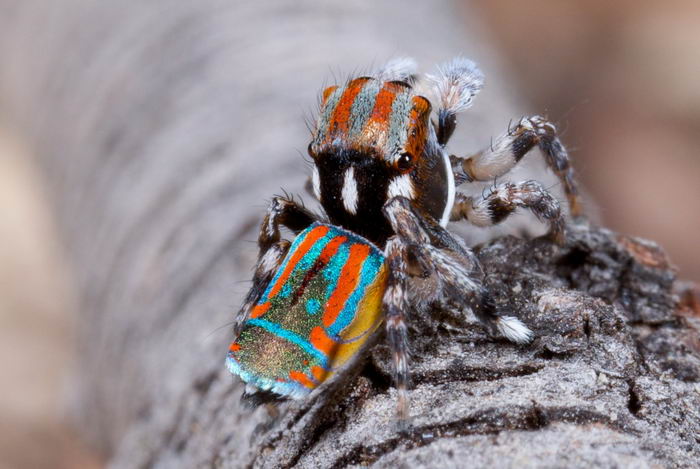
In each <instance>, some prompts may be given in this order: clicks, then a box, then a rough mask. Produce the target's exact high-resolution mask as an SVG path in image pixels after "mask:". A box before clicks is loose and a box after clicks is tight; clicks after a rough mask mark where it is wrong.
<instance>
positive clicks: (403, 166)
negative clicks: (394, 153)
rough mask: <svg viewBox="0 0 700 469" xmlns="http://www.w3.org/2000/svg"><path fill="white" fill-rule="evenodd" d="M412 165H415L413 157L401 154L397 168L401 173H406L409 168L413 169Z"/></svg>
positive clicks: (408, 154)
mask: <svg viewBox="0 0 700 469" xmlns="http://www.w3.org/2000/svg"><path fill="white" fill-rule="evenodd" d="M412 163H413V155H411V154H410V153H401V156H399V159H398V161H397V162H396V166H397V167H398V168H399V169H400V170H401V171H406V170H407V169H408V168H410V167H411V164H412Z"/></svg>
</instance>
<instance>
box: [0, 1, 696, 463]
mask: <svg viewBox="0 0 700 469" xmlns="http://www.w3.org/2000/svg"><path fill="white" fill-rule="evenodd" d="M435 5H436V4H435V3H429V2H420V1H418V0H415V1H409V2H398V1H395V2H370V1H359V2H340V1H337V2H321V1H311V0H307V1H301V2H296V3H294V6H292V4H288V3H282V2H251V3H243V2H236V3H234V2H230V1H224V0H220V1H217V0H206V1H201V2H185V1H172V2H141V1H136V0H128V1H123V2H118V3H117V2H109V3H107V2H89V1H87V0H66V1H64V2H61V4H55V3H51V4H47V3H46V2H38V1H22V2H19V1H17V2H11V1H4V2H2V3H0V57H2V63H3V69H2V70H1V71H0V105H1V106H2V108H3V109H4V110H5V113H7V114H8V115H9V116H10V117H11V118H12V119H13V120H14V122H15V124H16V125H17V127H18V128H19V129H21V130H22V131H23V132H24V134H25V135H26V137H27V139H28V140H29V141H30V142H31V143H32V144H33V145H34V147H35V150H36V152H37V153H38V154H39V155H40V158H41V162H42V164H43V167H44V169H45V171H46V173H47V174H48V175H49V176H50V177H51V185H52V187H51V189H52V191H53V194H54V195H55V206H56V211H57V214H58V218H59V221H60V223H61V225H62V228H63V233H64V236H65V240H66V244H67V246H68V250H69V254H70V255H71V259H72V261H73V264H74V267H75V272H76V276H77V279H78V284H79V288H80V294H81V299H82V301H81V315H82V316H81V317H82V321H81V327H80V331H79V346H80V356H79V369H80V371H81V373H80V374H79V375H78V376H76V377H75V380H74V383H73V384H74V390H75V392H74V400H73V410H74V414H75V416H76V420H77V421H78V422H79V425H80V427H81V428H82V430H83V433H84V434H85V435H86V437H88V438H89V439H90V440H91V441H92V442H93V444H95V445H96V446H98V447H100V448H101V449H102V450H103V451H104V452H105V453H107V454H110V455H112V458H113V459H112V461H113V466H114V467H151V466H159V467H208V466H212V465H216V466H223V467H245V466H254V467H278V466H279V467H289V466H293V465H298V466H300V467H343V466H349V465H359V464H363V463H377V464H378V465H380V466H386V467H397V466H400V465H402V464H403V465H405V466H407V467H444V466H446V465H456V466H459V465H461V464H464V463H465V461H468V462H469V464H470V465H471V466H472V467H493V466H496V465H498V466H516V465H517V466H526V467H533V466H538V465H539V466H546V467H561V466H566V467H590V466H591V465H602V466H614V465H635V466H638V467H651V466H653V465H654V464H664V465H668V466H678V467H682V466H687V465H689V464H691V463H692V462H693V461H697V459H698V456H699V455H700V450H699V449H698V441H697V439H696V436H697V434H698V433H699V432H700V429H699V428H698V421H700V419H698V415H697V414H698V404H700V397H699V394H698V385H697V382H698V379H699V378H698V377H699V376H700V371H699V369H698V358H697V353H698V343H697V336H696V335H693V334H697V331H695V332H692V329H690V328H689V327H690V326H693V325H695V326H697V317H690V318H680V317H679V316H678V315H677V314H676V313H677V310H678V307H677V305H676V303H675V297H674V296H673V295H672V293H671V291H670V290H671V287H672V284H673V274H672V273H671V271H670V270H669V266H668V265H667V262H666V260H665V258H664V256H663V254H662V253H660V252H659V251H658V248H656V247H655V246H654V245H650V244H645V243H641V242H639V241H635V240H631V239H628V238H621V237H616V236H615V235H614V234H612V233H610V232H607V231H601V230H588V229H586V228H583V227H580V228H576V229H573V230H572V233H571V238H570V240H569V243H568V245H567V246H566V247H565V248H563V249H560V248H555V247H553V246H551V245H549V244H548V243H546V242H543V241H540V240H534V241H519V240H516V239H515V238H503V239H501V240H497V241H495V242H492V243H491V244H489V245H487V246H486V247H484V248H482V249H481V251H480V256H481V258H482V260H483V262H484V265H485V269H486V272H487V274H488V275H487V278H488V283H489V285H490V286H491V287H492V288H493V290H494V291H495V292H496V294H497V296H498V299H499V302H500V304H501V306H502V307H503V308H509V309H511V310H515V311H517V312H518V313H519V314H520V315H522V316H523V317H524V319H525V320H526V321H527V322H528V323H530V324H532V325H533V326H534V327H535V329H536V330H537V332H538V334H539V336H540V338H539V339H538V340H537V341H536V342H535V343H534V344H533V345H531V346H528V347H521V348H517V347H514V346H512V345H508V344H506V343H505V342H503V341H501V340H498V339H492V338H489V337H488V336H487V335H486V334H484V332H483V331H482V330H481V329H480V328H479V326H478V325H475V324H472V323H469V324H466V325H459V326H457V327H448V326H447V325H444V324H443V323H441V322H436V321H435V320H428V319H426V320H424V322H425V324H424V326H426V327H424V328H423V329H422V332H421V333H420V334H417V333H414V337H413V342H412V343H413V346H414V355H415V357H414V361H415V364H414V375H413V376H414V380H415V385H416V389H415V391H414V392H413V393H412V397H413V412H414V413H415V414H416V415H417V416H418V417H417V418H416V421H415V425H416V431H415V433H414V434H412V435H411V436H409V437H404V436H399V435H398V434H397V433H396V432H395V431H394V428H393V426H392V422H391V419H392V416H393V411H394V398H393V391H392V389H391V387H390V386H389V385H388V382H389V379H388V371H387V362H386V360H385V349H384V348H383V347H382V346H379V347H377V349H376V350H375V351H374V352H373V354H372V357H371V359H370V360H369V362H368V363H369V364H368V365H367V366H366V367H365V368H364V369H363V371H362V373H361V375H360V377H359V378H358V379H357V380H356V381H355V382H354V384H353V385H352V386H348V387H347V388H345V389H342V390H341V392H339V393H338V394H337V395H334V396H329V395H326V396H324V399H320V400H313V399H312V400H307V401H305V402H301V403H294V404H291V405H289V406H287V407H285V408H284V412H283V415H282V417H281V418H280V420H279V421H278V422H276V423H271V422H270V421H269V418H268V416H267V415H266V414H265V412H263V411H262V409H261V410H258V411H256V412H254V413H251V412H250V411H248V410H246V409H243V408H241V407H240V405H239V402H238V398H239V395H240V392H241V385H240V383H239V382H238V381H237V380H235V379H233V378H232V377H231V376H229V375H228V372H226V371H225V370H224V368H223V357H224V354H225V350H226V348H227V345H228V342H229V341H230V339H231V337H230V336H229V332H228V328H223V329H221V330H217V328H218V327H219V326H223V325H226V324H227V323H228V322H229V321H230V320H231V319H232V317H233V312H234V311H235V309H236V306H237V305H238V303H239V299H240V297H241V295H242V294H243V292H244V291H245V288H246V286H247V285H245V284H240V283H237V281H239V280H241V281H245V280H248V279H249V276H250V266H251V265H252V263H253V260H254V258H255V255H256V251H255V246H254V244H252V243H247V242H245V240H252V239H254V238H255V236H256V233H255V230H256V227H257V224H258V222H259V220H260V218H261V214H262V213H263V211H264V207H265V202H264V201H265V200H266V198H268V197H269V196H270V195H271V194H273V193H275V192H279V190H280V189H279V188H280V187H284V188H285V189H288V190H291V191H298V192H300V191H301V187H302V185H303V182H304V178H305V170H304V166H303V163H302V157H301V156H299V153H302V154H303V149H304V148H305V147H306V139H307V133H306V130H305V129H304V123H303V121H302V119H301V118H300V115H301V114H302V113H303V110H304V109H309V108H310V103H314V102H315V100H316V93H317V92H318V91H319V90H320V88H321V85H322V83H324V80H326V82H327V78H328V75H330V74H332V73H331V72H329V68H330V70H331V71H333V70H338V69H340V70H341V72H336V74H337V73H341V75H340V79H342V78H343V77H344V76H345V75H344V74H346V73H348V72H349V71H351V70H357V69H360V70H361V69H362V67H367V65H368V64H369V63H371V62H375V63H376V62H378V61H381V60H383V59H384V58H387V57H390V56H392V55H396V54H401V53H406V54H410V55H412V56H414V57H416V58H417V59H418V60H419V63H422V64H424V65H425V66H427V64H432V63H433V62H434V61H435V60H436V57H437V58H439V59H442V58H447V57H450V56H452V55H455V54H458V53H463V54H466V55H468V56H472V57H474V58H476V59H477V60H478V61H479V62H480V63H482V65H483V66H484V69H485V72H486V74H487V77H489V81H488V87H487V89H486V91H485V92H484V93H483V95H482V96H480V98H479V101H478V103H477V105H476V106H475V108H474V109H473V110H472V111H471V112H470V113H469V114H468V115H466V116H465V117H464V119H463V120H462V130H461V131H458V133H459V135H460V137H459V138H458V139H457V140H455V142H454V144H453V145H452V146H453V148H455V149H456V150H455V151H458V152H465V151H467V150H468V149H475V148H478V147H480V146H482V145H484V144H486V143H487V142H488V140H489V136H490V135H493V134H495V133H498V132H500V131H502V130H503V129H504V128H505V126H506V124H507V122H508V120H509V119H510V118H511V117H513V116H516V115H517V114H516V113H515V112H514V106H513V103H512V101H511V100H510V97H509V95H508V90H509V89H510V86H511V83H510V82H509V81H507V80H506V81H499V77H500V75H499V74H498V63H497V56H496V54H495V53H494V52H493V51H491V50H490V49H489V48H488V47H487V44H488V38H487V37H486V34H485V33H484V32H483V31H480V30H479V28H478V22H477V21H476V20H475V17H474V15H473V14H468V15H467V16H468V17H469V18H471V19H472V20H471V21H472V23H470V24H468V25H467V26H468V27H467V28H464V27H463V26H462V25H460V24H459V23H458V20H457V18H461V17H462V15H458V14H457V12H456V11H454V8H455V7H454V6H452V5H443V6H442V7H441V8H440V9H437V10H436V9H435ZM462 13H464V12H462ZM467 13H473V12H472V11H471V10H467ZM535 161H536V160H535V158H532V159H530V162H529V163H527V164H526V165H524V167H523V168H522V169H521V170H520V172H519V173H516V174H515V175H514V176H513V177H514V178H517V177H522V175H523V174H527V172H528V171H533V170H538V169H541V165H539V163H536V162H535ZM528 165H529V166H528ZM548 177H549V176H543V178H544V179H545V181H551V179H547V178H548ZM539 179H542V178H539ZM47 359H50V357H47ZM691 435H695V436H691Z"/></svg>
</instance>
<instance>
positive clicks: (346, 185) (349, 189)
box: [341, 166, 359, 215]
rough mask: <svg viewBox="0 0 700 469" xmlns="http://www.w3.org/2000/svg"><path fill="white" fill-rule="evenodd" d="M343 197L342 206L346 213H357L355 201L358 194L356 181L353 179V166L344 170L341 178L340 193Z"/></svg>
mask: <svg viewBox="0 0 700 469" xmlns="http://www.w3.org/2000/svg"><path fill="white" fill-rule="evenodd" d="M341 197H342V198H343V206H344V207H345V210H347V211H348V213H351V214H353V215H355V214H356V213H357V201H358V198H359V195H358V193H357V181H355V168H354V167H353V166H350V168H348V170H347V171H345V178H344V180H343V192H342V193H341Z"/></svg>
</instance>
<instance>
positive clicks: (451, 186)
mask: <svg viewBox="0 0 700 469" xmlns="http://www.w3.org/2000/svg"><path fill="white" fill-rule="evenodd" d="M442 160H443V165H445V176H446V178H445V179H446V181H447V203H446V204H445V210H444V211H443V212H442V217H440V226H442V227H443V228H445V227H446V226H447V223H448V222H449V221H450V214H451V213H452V206H453V205H454V204H455V192H456V190H455V178H454V175H453V174H452V163H450V157H449V156H447V152H446V151H444V150H443V151H442Z"/></svg>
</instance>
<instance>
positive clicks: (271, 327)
mask: <svg viewBox="0 0 700 469" xmlns="http://www.w3.org/2000/svg"><path fill="white" fill-rule="evenodd" d="M246 325H248V326H255V327H259V328H261V329H265V330H266V331H267V332H269V333H271V334H274V335H276V336H277V337H280V338H282V339H284V340H286V341H288V342H291V343H293V344H294V345H296V346H298V347H299V348H301V349H303V350H304V351H305V352H306V353H308V354H309V355H312V356H314V357H315V358H316V360H318V361H319V362H320V363H321V366H322V367H323V368H328V357H326V355H325V354H324V353H323V352H321V351H320V350H318V349H316V347H314V346H313V345H311V344H310V343H309V342H307V341H306V339H304V338H303V337H302V336H300V335H299V334H297V333H295V332H292V331H290V330H287V329H285V328H284V327H282V326H280V325H279V324H275V323H274V322H270V321H267V320H265V319H259V318H255V319H249V320H248V321H246Z"/></svg>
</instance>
